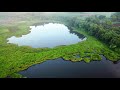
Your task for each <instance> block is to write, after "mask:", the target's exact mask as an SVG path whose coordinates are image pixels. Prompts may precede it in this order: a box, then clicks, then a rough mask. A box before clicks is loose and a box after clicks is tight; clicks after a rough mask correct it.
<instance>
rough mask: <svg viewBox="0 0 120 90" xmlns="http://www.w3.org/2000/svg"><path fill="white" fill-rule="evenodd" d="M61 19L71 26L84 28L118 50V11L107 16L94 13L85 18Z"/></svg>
mask: <svg viewBox="0 0 120 90" xmlns="http://www.w3.org/2000/svg"><path fill="white" fill-rule="evenodd" d="M63 20H64V21H66V22H67V23H68V24H69V26H71V27H77V28H84V30H86V31H87V32H88V33H89V34H90V35H93V36H95V37H96V38H98V39H99V40H101V41H103V42H104V43H106V44H107V45H109V47H110V48H112V49H113V50H115V51H118V52H120V12H116V13H113V14H112V15H111V16H110V17H109V18H108V17H106V16H104V15H94V16H90V17H87V18H86V19H85V20H83V19H81V18H80V17H79V16H78V17H72V18H66V19H65V18H64V19H63Z"/></svg>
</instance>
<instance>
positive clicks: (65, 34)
mask: <svg viewBox="0 0 120 90" xmlns="http://www.w3.org/2000/svg"><path fill="white" fill-rule="evenodd" d="M30 28H31V30H30V31H31V32H30V33H29V34H27V35H22V37H15V36H12V37H11V38H8V43H14V44H18V45H19V46H22V45H26V46H31V47H33V48H43V47H49V48H53V47H55V46H59V45H70V44H75V43H78V42H80V41H83V40H85V39H86V38H85V37H84V36H83V35H81V34H78V33H77V32H76V33H75V32H72V31H70V30H69V29H68V27H66V26H65V25H64V24H58V23H48V24H44V25H40V26H30Z"/></svg>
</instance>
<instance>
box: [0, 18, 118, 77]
mask: <svg viewBox="0 0 120 90" xmlns="http://www.w3.org/2000/svg"><path fill="white" fill-rule="evenodd" d="M60 18H61V16H60ZM60 18H57V20H56V19H53V18H52V19H53V21H54V22H55V21H56V22H63V23H65V24H66V25H68V26H69V23H70V21H71V20H70V21H69V23H68V22H67V21H65V20H61V21H58V20H59V19H60ZM66 20H67V18H66ZM74 20H80V19H75V18H74ZM48 21H49V20H48ZM50 21H52V20H50ZM40 22H44V21H43V20H41V21H37V20H35V21H29V22H28V21H19V22H18V23H15V24H14V25H13V24H12V25H11V24H8V25H3V26H0V77H1V78H5V77H8V78H9V77H13V78H21V77H22V76H21V75H19V74H17V72H19V71H21V70H25V69H27V68H28V67H30V66H32V65H33V64H37V63H43V62H45V61H47V60H51V59H53V60H54V59H56V58H60V57H61V58H63V59H64V60H70V61H73V62H76V61H84V62H86V63H89V62H91V61H93V60H101V57H100V55H104V56H105V57H106V58H107V59H109V60H111V61H117V60H120V54H119V53H118V52H116V51H114V50H112V49H110V48H109V47H108V46H107V45H106V44H104V43H102V42H101V41H99V40H98V39H96V38H95V37H94V36H91V35H90V34H89V32H86V30H85V29H84V28H83V27H81V25H83V22H84V21H83V20H82V22H81V21H80V22H78V21H77V23H76V24H75V26H72V25H73V24H71V25H70V28H71V29H73V30H74V31H76V32H79V33H81V34H83V35H85V36H86V38H87V39H86V40H85V41H82V42H79V43H77V44H72V45H67V46H57V47H55V48H32V47H29V46H17V45H15V44H7V38H9V37H11V36H18V37H19V36H21V35H23V34H27V33H29V26H30V25H33V24H34V23H40ZM72 22H74V21H72ZM77 24H79V25H77ZM76 55H80V57H79V58H78V57H76Z"/></svg>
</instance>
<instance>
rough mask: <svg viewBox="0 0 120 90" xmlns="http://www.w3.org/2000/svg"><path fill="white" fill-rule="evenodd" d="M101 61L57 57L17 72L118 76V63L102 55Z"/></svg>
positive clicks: (46, 75)
mask: <svg viewBox="0 0 120 90" xmlns="http://www.w3.org/2000/svg"><path fill="white" fill-rule="evenodd" d="M101 57H102V60H101V61H92V62H90V63H85V62H83V61H81V62H71V61H66V60H63V59H62V58H58V59H55V60H48V61H46V62H43V63H41V64H36V65H33V66H31V67H29V68H28V69H27V70H24V71H21V72H19V74H21V75H23V76H25V77H27V78H120V63H117V64H114V63H113V62H111V61H109V60H106V58H105V57H104V56H102V55H101Z"/></svg>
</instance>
